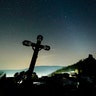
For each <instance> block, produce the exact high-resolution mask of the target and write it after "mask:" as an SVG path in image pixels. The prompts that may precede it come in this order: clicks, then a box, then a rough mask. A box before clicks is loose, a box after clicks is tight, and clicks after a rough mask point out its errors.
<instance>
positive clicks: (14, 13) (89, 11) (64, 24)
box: [0, 0, 96, 69]
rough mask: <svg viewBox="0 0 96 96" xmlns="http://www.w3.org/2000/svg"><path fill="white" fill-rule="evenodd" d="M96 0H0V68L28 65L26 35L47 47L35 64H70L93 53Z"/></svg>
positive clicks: (28, 52) (16, 67)
mask: <svg viewBox="0 0 96 96" xmlns="http://www.w3.org/2000/svg"><path fill="white" fill-rule="evenodd" d="M95 31H96V0H0V53H1V55H0V68H1V69H5V68H8V69H14V68H15V69H20V68H26V67H28V66H29V63H30V59H31V55H32V54H33V50H32V49H31V48H27V47H25V46H23V45H22V41H23V40H25V39H27V40H30V41H33V42H36V37H37V35H38V34H41V35H43V36H44V40H43V42H42V44H45V45H46V44H48V45H50V47H51V50H50V51H49V52H46V51H42V52H40V54H39V57H38V60H37V63H36V65H63V66H65V65H70V64H73V63H75V62H77V61H78V60H80V59H83V58H86V57H87V56H88V54H93V56H94V57H96V48H95V47H96V37H95V36H96V32H95Z"/></svg>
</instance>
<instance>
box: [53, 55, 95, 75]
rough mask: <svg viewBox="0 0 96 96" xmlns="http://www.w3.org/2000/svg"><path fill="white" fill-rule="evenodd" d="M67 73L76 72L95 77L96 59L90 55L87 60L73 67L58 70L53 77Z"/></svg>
mask: <svg viewBox="0 0 96 96" xmlns="http://www.w3.org/2000/svg"><path fill="white" fill-rule="evenodd" d="M66 72H67V73H70V72H75V73H77V74H84V75H95V74H96V59H95V58H94V57H93V55H91V54H89V56H88V57H87V58H85V59H83V60H80V61H78V62H77V63H75V64H73V65H70V66H67V67H63V68H61V69H59V70H56V71H55V72H53V73H52V74H51V75H54V74H62V73H66Z"/></svg>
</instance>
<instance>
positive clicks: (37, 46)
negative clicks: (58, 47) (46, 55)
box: [23, 35, 50, 78]
mask: <svg viewBox="0 0 96 96" xmlns="http://www.w3.org/2000/svg"><path fill="white" fill-rule="evenodd" d="M42 40H43V36H42V35H38V36H37V42H36V43H33V42H31V41H28V40H24V41H23V45H25V46H31V47H32V49H33V50H34V53H33V57H32V59H31V63H30V66H29V69H28V71H27V75H28V78H31V76H32V73H33V70H34V67H35V63H36V60H37V57H38V52H39V51H40V50H41V49H44V50H47V51H48V50H50V46H47V45H41V41H42Z"/></svg>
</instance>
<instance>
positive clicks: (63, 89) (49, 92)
mask: <svg viewBox="0 0 96 96" xmlns="http://www.w3.org/2000/svg"><path fill="white" fill-rule="evenodd" d="M84 95H85V96H96V86H95V84H94V83H93V82H87V81H84V80H83V79H82V80H81V81H80V82H78V81H77V80H76V79H74V80H73V79H72V78H71V80H69V79H68V80H67V79H63V80H61V79H56V78H54V79H52V78H47V79H44V80H43V79H39V80H37V81H34V82H32V80H25V81H23V82H22V81H20V82H19V83H18V82H14V78H6V79H1V80H0V96H84Z"/></svg>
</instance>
